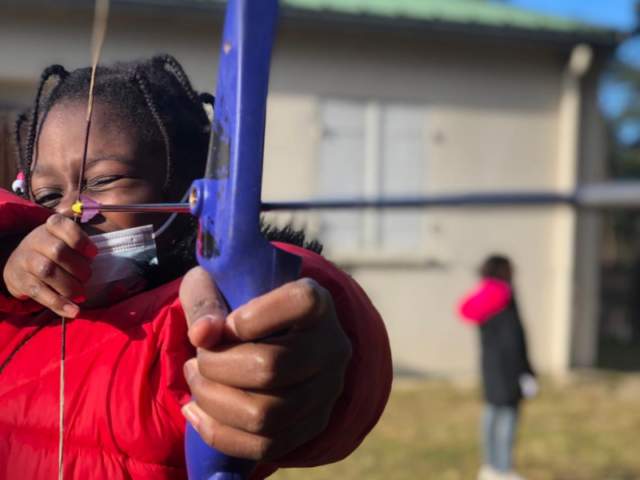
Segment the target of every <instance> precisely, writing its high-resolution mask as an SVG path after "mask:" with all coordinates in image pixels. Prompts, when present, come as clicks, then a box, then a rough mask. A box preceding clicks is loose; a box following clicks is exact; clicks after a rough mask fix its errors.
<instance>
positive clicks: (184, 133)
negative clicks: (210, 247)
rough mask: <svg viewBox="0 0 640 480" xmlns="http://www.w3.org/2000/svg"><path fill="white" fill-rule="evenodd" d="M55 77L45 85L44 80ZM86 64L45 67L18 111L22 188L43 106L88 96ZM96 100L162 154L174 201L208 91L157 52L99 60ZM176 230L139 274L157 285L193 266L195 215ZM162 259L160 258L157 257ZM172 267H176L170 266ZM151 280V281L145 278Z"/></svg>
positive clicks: (206, 127) (203, 154)
mask: <svg viewBox="0 0 640 480" xmlns="http://www.w3.org/2000/svg"><path fill="white" fill-rule="evenodd" d="M52 79H55V80H56V82H55V84H53V85H52V86H51V85H50V83H51V80H52ZM90 82H91V68H80V69H77V70H74V71H71V72H68V71H67V70H65V68H64V67H62V66H60V65H52V66H50V67H48V68H46V69H45V70H44V71H43V72H42V75H41V77H40V83H39V84H38V89H37V92H36V97H35V101H34V103H33V106H32V108H31V109H30V110H29V111H28V112H27V113H24V114H22V115H19V116H18V117H17V119H16V123H15V125H14V145H15V149H16V158H17V160H18V170H19V171H20V172H22V173H23V174H24V178H25V188H24V193H23V195H25V196H26V197H27V198H29V196H30V192H31V172H32V171H33V168H34V167H35V165H34V162H37V155H34V153H35V151H36V148H35V147H36V145H37V141H38V135H39V131H40V129H41V127H42V124H43V122H44V120H45V119H46V116H47V114H48V112H49V111H50V110H51V109H52V108H53V107H54V106H55V105H58V104H70V103H75V102H84V103H86V102H87V101H88V97H89V85H90ZM94 98H95V102H96V103H99V102H101V103H104V104H107V105H108V106H109V107H110V108H109V109H108V113H107V114H108V115H109V117H110V118H109V120H113V121H125V122H127V123H129V124H131V125H135V126H136V127H137V129H138V131H139V134H140V135H141V137H142V138H141V140H142V141H143V142H144V143H145V147H146V148H148V149H149V150H150V152H152V153H153V154H154V155H155V156H156V157H157V158H159V159H161V158H162V159H164V165H162V166H163V167H164V168H165V169H166V170H165V179H164V185H163V192H164V193H165V196H166V198H172V199H173V200H174V201H175V200H178V198H179V197H180V196H181V195H182V194H183V193H184V192H185V191H186V189H187V188H188V186H189V185H190V184H191V182H192V181H193V180H194V179H196V178H198V177H200V176H202V175H203V172H204V169H205V164H206V159H207V152H208V147H209V137H210V135H211V121H210V119H209V115H208V114H207V111H206V109H205V105H206V104H208V105H211V106H212V107H213V105H214V97H213V96H212V95H211V94H208V93H198V92H196V91H195V90H194V88H193V86H192V85H191V82H190V81H189V78H188V77H187V75H186V73H185V72H184V69H183V68H182V66H181V65H180V64H179V63H178V61H177V60H176V59H175V58H174V57H172V56H171V55H159V56H155V57H153V58H151V59H149V60H145V61H135V62H118V63H116V64H114V65H112V66H108V67H106V66H105V67H103V66H100V67H98V74H97V76H96V84H95V90H94ZM179 221H180V222H181V223H182V225H181V227H182V228H181V231H188V232H190V234H188V235H186V236H182V237H181V238H176V239H174V241H173V244H172V245H171V247H170V248H169V250H168V252H166V253H165V255H164V256H165V257H166V258H165V259H162V258H161V259H159V260H160V262H159V264H160V265H159V266H158V267H154V268H156V269H157V270H158V271H155V272H153V275H146V276H147V278H150V279H153V280H154V283H155V285H160V284H162V283H165V282H166V281H169V280H172V279H173V278H177V277H179V276H181V275H182V274H184V270H185V266H187V267H188V268H190V267H191V266H193V265H195V263H196V260H195V247H194V245H195V239H196V233H197V220H196V219H194V218H191V217H187V216H184V217H182V218H180V220H179ZM261 231H262V232H263V235H264V236H265V237H266V238H267V239H268V240H272V241H285V242H288V243H293V244H295V245H299V246H304V247H305V248H309V249H310V250H312V251H316V252H318V253H320V251H321V249H322V247H321V246H320V244H318V243H317V242H306V241H305V239H304V234H301V233H300V232H294V231H293V230H292V229H291V228H285V229H284V230H278V229H276V228H273V227H270V226H268V225H262V226H261ZM163 260H164V261H163ZM172 269H176V270H175V271H173V270H172ZM152 286H153V285H152Z"/></svg>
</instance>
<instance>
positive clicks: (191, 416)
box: [182, 403, 200, 429]
mask: <svg viewBox="0 0 640 480" xmlns="http://www.w3.org/2000/svg"><path fill="white" fill-rule="evenodd" d="M195 410H196V409H195V408H194V406H193V404H192V403H187V404H186V405H185V406H184V407H182V415H184V417H185V418H186V419H187V420H189V423H190V424H191V425H193V428H196V429H197V428H198V424H199V423H200V415H198V412H196V411H195Z"/></svg>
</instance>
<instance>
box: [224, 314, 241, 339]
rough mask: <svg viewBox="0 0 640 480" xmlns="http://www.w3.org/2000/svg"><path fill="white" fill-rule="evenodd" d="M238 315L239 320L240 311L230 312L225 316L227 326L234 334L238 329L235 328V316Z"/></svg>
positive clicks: (236, 333)
mask: <svg viewBox="0 0 640 480" xmlns="http://www.w3.org/2000/svg"><path fill="white" fill-rule="evenodd" d="M238 316H240V320H241V319H242V313H237V311H235V312H231V314H229V316H228V317H227V328H229V329H230V330H231V331H232V332H233V334H234V335H238V331H237V330H236V317H238Z"/></svg>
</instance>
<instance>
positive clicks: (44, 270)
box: [36, 260, 56, 279]
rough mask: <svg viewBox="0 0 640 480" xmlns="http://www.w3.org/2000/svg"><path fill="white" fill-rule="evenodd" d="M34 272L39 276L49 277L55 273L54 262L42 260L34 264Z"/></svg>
mask: <svg viewBox="0 0 640 480" xmlns="http://www.w3.org/2000/svg"><path fill="white" fill-rule="evenodd" d="M36 272H37V275H38V276H39V277H40V278H47V279H48V278H51V277H53V276H54V275H55V272H56V264H55V263H54V262H52V261H51V260H42V261H41V262H39V263H38V265H37V266H36Z"/></svg>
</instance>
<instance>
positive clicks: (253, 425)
mask: <svg viewBox="0 0 640 480" xmlns="http://www.w3.org/2000/svg"><path fill="white" fill-rule="evenodd" d="M247 413H248V418H249V421H248V424H247V429H248V431H249V432H251V433H261V432H263V431H264V430H265V428H266V427H267V420H268V419H267V417H268V408H267V407H266V406H265V405H253V406H252V407H250V408H249V411H248V412H247Z"/></svg>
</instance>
